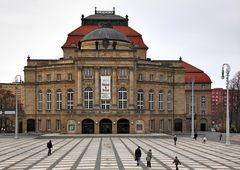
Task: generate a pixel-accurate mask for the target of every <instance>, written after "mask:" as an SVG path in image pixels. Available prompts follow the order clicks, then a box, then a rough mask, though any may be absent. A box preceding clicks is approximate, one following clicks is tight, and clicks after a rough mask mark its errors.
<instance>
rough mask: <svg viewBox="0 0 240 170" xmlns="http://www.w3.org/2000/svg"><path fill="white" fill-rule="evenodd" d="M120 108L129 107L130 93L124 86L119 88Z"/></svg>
mask: <svg viewBox="0 0 240 170" xmlns="http://www.w3.org/2000/svg"><path fill="white" fill-rule="evenodd" d="M118 108H119V109H126V108H128V94H127V89H126V88H124V87H121V88H120V89H119V90H118Z"/></svg>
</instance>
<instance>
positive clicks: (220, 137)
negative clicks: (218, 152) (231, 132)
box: [219, 133, 222, 141]
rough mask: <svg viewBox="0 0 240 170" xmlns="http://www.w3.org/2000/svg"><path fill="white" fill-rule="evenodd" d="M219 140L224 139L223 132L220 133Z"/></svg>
mask: <svg viewBox="0 0 240 170" xmlns="http://www.w3.org/2000/svg"><path fill="white" fill-rule="evenodd" d="M219 140H220V141H221V140H222V133H220V134H219Z"/></svg>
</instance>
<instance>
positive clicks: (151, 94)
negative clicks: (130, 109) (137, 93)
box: [148, 90, 154, 111]
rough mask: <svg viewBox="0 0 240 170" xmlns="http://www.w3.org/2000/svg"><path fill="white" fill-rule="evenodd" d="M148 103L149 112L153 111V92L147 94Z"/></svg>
mask: <svg viewBox="0 0 240 170" xmlns="http://www.w3.org/2000/svg"><path fill="white" fill-rule="evenodd" d="M148 102H149V110H151V111H153V110H154V91H153V90H150V91H149V93H148Z"/></svg>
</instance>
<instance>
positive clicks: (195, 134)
mask: <svg viewBox="0 0 240 170" xmlns="http://www.w3.org/2000/svg"><path fill="white" fill-rule="evenodd" d="M197 136H198V134H197V132H196V133H194V139H195V140H197Z"/></svg>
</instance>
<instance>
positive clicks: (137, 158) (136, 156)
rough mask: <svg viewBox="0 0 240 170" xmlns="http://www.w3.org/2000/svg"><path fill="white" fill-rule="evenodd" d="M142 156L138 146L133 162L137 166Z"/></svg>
mask: <svg viewBox="0 0 240 170" xmlns="http://www.w3.org/2000/svg"><path fill="white" fill-rule="evenodd" d="M141 156H142V152H141V149H140V146H138V148H137V149H136V150H135V161H137V166H139V162H140V158H141Z"/></svg>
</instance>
